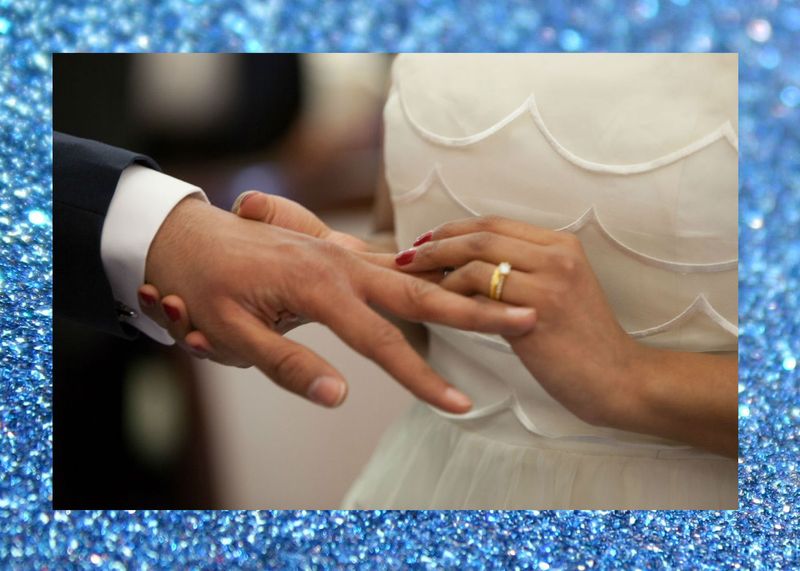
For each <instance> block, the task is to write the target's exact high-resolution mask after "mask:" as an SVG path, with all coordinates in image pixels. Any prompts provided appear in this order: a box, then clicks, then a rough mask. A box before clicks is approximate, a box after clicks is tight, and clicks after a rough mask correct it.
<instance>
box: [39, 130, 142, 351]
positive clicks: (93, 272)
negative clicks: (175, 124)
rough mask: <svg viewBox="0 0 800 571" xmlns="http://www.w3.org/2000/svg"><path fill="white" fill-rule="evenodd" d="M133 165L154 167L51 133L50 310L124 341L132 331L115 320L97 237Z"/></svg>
mask: <svg viewBox="0 0 800 571" xmlns="http://www.w3.org/2000/svg"><path fill="white" fill-rule="evenodd" d="M134 163H138V164H142V165H144V166H147V167H150V168H154V169H158V165H157V164H156V163H155V162H154V161H153V160H152V159H150V158H148V157H146V156H144V155H140V154H137V153H134V152H131V151H126V150H125V149H120V148H117V147H112V146H110V145H106V144H103V143H100V142H97V141H91V140H88V139H80V138H78V137H72V136H70V135H65V134H62V133H58V132H55V133H53V270H54V271H53V309H54V310H55V312H56V314H58V315H61V316H63V317H67V318H69V319H72V320H74V321H78V322H81V323H83V324H86V325H89V326H91V327H93V328H96V329H100V330H103V331H106V332H108V333H112V334H114V335H120V336H123V337H134V336H135V335H136V333H135V329H134V328H132V327H130V326H127V325H122V324H121V322H120V321H119V315H118V308H117V307H116V304H115V301H114V298H113V295H112V293H111V286H110V285H109V283H108V279H107V278H106V275H105V271H104V270H103V262H102V259H101V257H100V237H101V234H102V231H103V221H104V220H105V217H106V212H107V211H108V205H109V204H110V203H111V197H112V196H113V195H114V191H115V189H116V188H117V182H118V181H119V177H120V175H121V174H122V171H123V170H125V168H127V167H128V166H130V165H132V164H134Z"/></svg>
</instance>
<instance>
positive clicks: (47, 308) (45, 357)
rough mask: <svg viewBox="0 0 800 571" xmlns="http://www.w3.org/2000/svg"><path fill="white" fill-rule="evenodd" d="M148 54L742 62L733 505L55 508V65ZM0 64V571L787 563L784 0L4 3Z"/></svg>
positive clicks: (794, 341)
mask: <svg viewBox="0 0 800 571" xmlns="http://www.w3.org/2000/svg"><path fill="white" fill-rule="evenodd" d="M143 50H145V51H146V50H153V51H187V50H192V51H262V50H270V51H295V50H296V51H360V50H365V51H366V50H374V51H415V50H418V51H477V50H480V51H544V50H547V51H562V50H563V51H579V50H585V51H599V50H612V51H731V52H739V54H740V113H741V118H740V149H741V154H740V161H741V167H740V250H741V262H740V266H739V275H740V286H741V287H740V297H739V303H740V314H741V325H740V366H741V367H740V384H739V398H740V406H739V413H740V446H741V460H740V471H739V482H740V509H739V511H737V512H352V513H345V512H124V511H122V512H120V511H106V512H76V511H73V512H68V511H67V512H55V513H54V512H52V511H51V509H50V502H51V495H52V480H51V465H52V422H51V396H52V391H51V373H52V370H51V350H52V339H51V332H50V327H51V317H52V313H51V282H52V260H51V238H52V221H51V218H50V213H51V174H50V173H51V127H50V123H51V109H50V106H51V63H50V52H61V51H143ZM0 54H2V55H0V64H1V65H0V237H1V239H2V245H0V309H1V310H2V314H1V315H0V395H2V398H1V399H0V467H1V468H2V473H1V474H0V522H1V524H2V531H0V565H2V567H4V568H5V567H12V568H21V569H32V568H62V567H70V568H74V567H76V566H78V567H86V568H95V567H103V568H111V569H124V568H142V569H145V568H154V567H155V568H160V567H165V568H172V567H182V568H183V567H187V568H194V567H204V568H206V567H209V568H227V567H236V568H243V567H251V568H253V567H258V568H263V567H290V568H311V567H315V568H316V567H321V566H324V567H348V566H357V565H363V566H366V567H371V568H399V567H414V568H433V567H458V568H482V567H489V568H532V569H539V570H542V571H546V570H548V569H579V570H584V569H592V568H608V567H614V568H640V569H644V568H647V569H650V568H653V569H656V568H666V567H692V568H709V569H719V568H739V567H744V568H751V569H759V568H778V567H786V568H798V567H800V547H798V544H797V541H796V537H795V536H797V535H798V533H800V516H798V509H799V508H798V502H797V500H798V494H799V492H798V489H800V486H798V484H800V477H799V476H798V465H799V463H800V460H798V458H800V455H799V454H798V451H799V448H800V444H799V442H800V399H798V396H797V389H798V370H799V367H798V360H800V338H799V337H798V332H799V331H798V325H797V324H795V318H796V317H797V315H798V308H799V306H800V287H799V286H800V242H799V241H798V228H800V166H799V165H800V127H799V125H800V121H799V119H800V5H798V3H796V2H785V1H784V2H781V1H780V0H761V1H753V2H746V3H745V2H740V3H736V2H731V1H728V0H714V1H710V2H703V3H701V2H698V1H694V2H692V1H690V0H671V1H670V0H661V1H659V0H635V1H619V2H617V1H613V0H598V1H596V2H591V3H589V2H587V3H581V4H578V3H572V2H560V1H555V0H553V1H551V2H542V3H540V5H539V8H538V9H533V8H531V7H530V6H529V5H528V3H526V2H522V1H519V2H505V3H499V2H485V3H479V2H473V1H464V2H445V1H441V0H424V1H422V2H419V3H412V2H408V1H405V0H402V1H397V2H393V3H390V2H372V1H370V0H355V1H351V2H347V3H344V2H342V3H335V2H324V3H315V2H310V1H308V0H304V1H300V2H297V1H296V2H288V1H287V2H281V1H272V2H259V1H243V2H226V1H211V2H200V1H199V0H169V1H164V2H154V1H144V0H141V1H139V2H133V1H131V2H126V1H124V0H105V1H102V2H97V1H91V2H80V1H77V0H69V1H62V2H53V3H49V2H41V1H33V0H0ZM97 462H98V465H97V466H87V467H86V468H87V470H91V469H99V468H101V467H102V458H98V459H97Z"/></svg>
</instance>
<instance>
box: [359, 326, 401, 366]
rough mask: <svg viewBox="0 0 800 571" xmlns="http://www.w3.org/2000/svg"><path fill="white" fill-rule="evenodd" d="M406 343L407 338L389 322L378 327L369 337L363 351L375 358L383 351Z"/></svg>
mask: <svg viewBox="0 0 800 571" xmlns="http://www.w3.org/2000/svg"><path fill="white" fill-rule="evenodd" d="M405 343H406V338H405V337H404V336H403V334H402V333H401V332H400V330H399V329H397V328H396V327H394V326H392V325H389V324H388V323H387V324H385V325H383V326H382V327H377V328H376V329H375V330H374V331H373V332H372V333H371V334H370V337H369V343H368V344H367V345H365V346H364V347H363V350H362V353H364V354H366V355H367V357H370V358H373V359H374V358H375V357H377V356H378V355H380V354H381V353H383V352H385V351H387V349H388V350H391V349H392V348H394V347H398V346H400V345H403V344H405Z"/></svg>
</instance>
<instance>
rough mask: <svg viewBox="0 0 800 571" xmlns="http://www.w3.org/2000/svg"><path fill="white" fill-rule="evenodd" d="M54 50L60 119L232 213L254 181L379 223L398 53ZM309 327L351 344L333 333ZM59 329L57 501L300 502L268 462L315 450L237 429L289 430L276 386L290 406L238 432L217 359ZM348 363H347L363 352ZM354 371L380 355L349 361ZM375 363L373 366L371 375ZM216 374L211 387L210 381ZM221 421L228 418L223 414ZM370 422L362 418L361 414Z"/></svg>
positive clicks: (365, 448) (319, 502)
mask: <svg viewBox="0 0 800 571" xmlns="http://www.w3.org/2000/svg"><path fill="white" fill-rule="evenodd" d="M53 59H54V72H53V127H54V129H55V130H58V131H63V132H66V133H69V134H72V135H77V136H81V137H87V138H91V139H97V140H101V141H103V142H106V143H110V144H113V145H117V146H121V147H125V148H128V149H132V150H135V151H138V152H141V153H144V154H147V155H149V156H151V157H152V158H154V159H155V160H156V161H157V162H158V163H159V164H160V166H161V167H162V170H163V171H164V172H166V173H168V174H170V175H172V176H175V177H177V178H180V179H183V180H186V181H188V182H191V183H193V184H196V185H198V186H200V187H201V188H203V189H204V190H205V192H206V194H207V195H208V197H209V199H210V200H211V202H212V203H213V204H215V205H217V206H220V207H221V208H225V209H227V208H229V207H230V205H231V204H232V202H233V200H234V199H235V197H236V196H237V195H238V194H239V193H240V192H242V191H244V190H248V189H258V190H263V191H265V192H271V193H274V194H281V195H283V196H287V197H289V198H292V199H294V200H297V201H299V202H301V203H302V204H304V205H306V206H307V207H309V208H311V209H313V210H315V211H316V212H317V213H319V214H320V215H321V216H323V218H326V217H328V218H331V219H332V220H335V221H336V220H338V221H340V222H341V224H343V225H344V227H345V229H347V230H351V231H354V232H357V231H358V230H361V231H364V230H366V231H367V232H369V231H370V230H371V229H372V228H373V222H372V220H373V219H372V217H371V214H370V213H371V208H372V205H373V200H374V196H375V191H376V187H378V186H380V181H381V178H382V177H381V173H380V153H381V150H380V143H381V129H380V125H381V109H382V105H383V99H384V96H385V89H386V86H387V74H388V66H389V64H390V59H389V58H388V57H387V56H382V55H297V54H259V55H242V54H225V55H217V54H214V55H204V54H191V55H174V54H146V55H131V54H54V56H53ZM326 219H327V218H326ZM362 233H363V232H362ZM57 279H58V276H56V284H55V287H58V282H57ZM307 327H315V326H307ZM308 334H309V335H311V336H312V337H313V336H318V337H319V336H321V337H319V339H321V341H319V342H320V343H322V344H323V345H326V346H329V347H331V348H332V349H331V350H333V351H334V352H335V351H340V350H341V349H340V348H339V347H338V346H337V345H335V341H333V340H331V339H329V338H327V337H325V335H326V333H324V332H319V331H311V333H308ZM54 339H55V342H54V370H55V374H54V406H53V411H54V412H53V415H54V439H55V442H54V458H53V460H54V462H53V464H54V469H53V471H54V474H53V480H54V490H53V496H54V499H53V503H54V507H55V508H57V509H65V508H69V509H77V508H92V509H104V508H131V509H133V508H162V509H166V508H197V507H204V508H209V507H232V506H241V507H257V506H255V505H242V504H250V503H251V501H252V502H256V503H262V504H263V503H270V504H271V505H270V506H263V507H281V506H280V505H275V504H276V503H278V504H280V503H281V502H280V501H276V500H275V499H274V498H276V497H280V498H287V500H286V501H287V502H288V503H291V501H290V500H291V498H290V496H287V494H286V493H285V492H280V491H278V492H275V493H276V494H278V495H270V493H272V492H269V491H268V492H264V493H265V494H266V495H263V494H262V492H261V491H260V490H261V489H260V488H259V487H258V486H259V485H261V484H259V482H263V486H266V487H267V488H269V486H270V483H269V482H268V481H264V479H265V476H264V473H267V474H269V473H270V472H269V466H270V465H271V463H272V462H274V461H275V460H276V459H275V458H274V456H275V455H276V454H277V455H280V454H284V453H285V454H286V458H284V461H286V462H290V461H291V458H293V457H294V456H295V455H297V454H304V452H302V450H300V449H299V448H298V447H295V448H291V447H288V448H287V447H284V448H281V449H280V450H283V452H281V451H277V452H276V451H275V450H272V449H268V450H261V449H258V447H257V446H256V447H255V448H254V446H253V445H252V444H250V445H249V444H247V442H246V441H247V438H243V437H242V436H241V433H242V432H244V433H245V434H249V432H250V431H251V430H261V431H264V432H274V431H276V430H277V428H276V426H279V427H285V423H283V424H280V425H278V424H274V422H275V421H276V419H277V417H278V416H279V415H280V414H283V411H290V410H294V409H293V408H291V407H294V406H295V404H294V402H293V401H286V402H287V403H288V404H283V403H284V401H282V400H281V399H283V398H285V396H284V395H273V393H269V398H268V400H269V402H270V403H271V404H272V406H274V407H278V406H279V407H280V408H276V411H277V412H273V413H272V415H271V419H272V421H273V424H272V425H269V426H267V425H264V426H258V425H256V424H255V422H256V421H253V420H251V421H249V422H248V423H247V424H246V425H242V428H241V429H239V433H237V432H236V431H235V430H234V429H232V428H230V426H231V423H230V421H229V419H230V416H231V414H234V415H235V414H236V412H237V409H235V407H234V410H233V412H231V410H230V407H231V406H233V405H230V406H229V405H226V404H225V403H224V402H223V403H221V404H220V403H217V402H215V401H217V400H220V399H217V398H215V397H214V394H216V393H213V391H216V390H218V389H217V388H216V387H218V386H219V383H220V382H221V381H219V379H217V378H216V377H219V376H225V375H233V376H235V375H236V374H239V373H230V372H228V371H220V370H218V369H216V368H214V367H215V366H214V365H211V366H210V367H211V368H210V369H206V370H205V373H203V371H202V370H201V371H199V369H198V367H208V365H200V364H199V363H198V362H197V361H195V360H194V359H192V358H190V357H189V356H188V355H186V354H185V353H183V352H182V351H180V350H178V349H176V348H171V347H165V346H162V345H159V344H158V343H155V342H153V341H151V340H150V339H148V338H146V337H144V336H140V338H139V339H138V340H136V341H126V340H122V339H116V338H113V337H110V336H107V335H103V334H100V333H96V332H94V331H91V330H89V329H86V328H83V327H81V326H78V325H75V324H73V323H70V322H67V321H64V320H61V319H59V318H58V317H56V318H55V320H54ZM326 339H327V340H326ZM332 358H333V359H334V360H336V356H335V355H334V356H333V357H332ZM341 359H343V360H344V361H346V363H345V364H344V365H342V366H345V367H347V366H349V365H348V363H350V361H349V359H352V357H351V356H350V355H344V354H342V355H341ZM352 366H353V367H355V369H354V370H361V369H360V367H364V366H368V365H364V364H363V363H361V362H360V361H358V362H356V361H353V362H352ZM198 371H199V372H198ZM376 374H377V373H375V372H374V371H372V370H371V369H370V370H369V376H373V377H374V376H375V375H376ZM204 377H205V378H206V379H208V380H207V381H206V384H207V385H208V386H211V387H214V388H213V389H211V391H212V393H209V389H204V388H203V381H202V380H200V379H202V378H204ZM212 377H213V378H212ZM249 382H263V383H264V384H265V385H266V384H268V381H266V380H260V381H253V380H247V381H240V383H243V384H240V385H238V388H236V389H230V390H232V391H236V390H240V391H243V392H241V393H240V395H243V396H241V397H240V399H244V400H246V398H247V395H251V394H252V392H253V390H259V391H260V390H262V389H261V388H260V387H259V388H258V389H243V388H242V387H243V386H244V384H246V383H249ZM270 390H271V389H270ZM276 390H277V389H276ZM390 390H394V389H390ZM248 391H249V392H248ZM228 394H229V393H223V395H228ZM221 400H223V401H224V398H223V399H221ZM401 400H402V399H401ZM401 404H402V403H401ZM226 406H227V407H228V408H225V407H226ZM398 406H399V405H398ZM215 407H216V408H217V409H224V410H216V411H215V410H214V408H215ZM298 410H299V409H298ZM287 414H288V412H287ZM292 414H293V415H294V418H296V417H297V413H292ZM302 414H305V409H303V412H302ZM309 414H317V413H316V412H313V413H309ZM242 415H244V416H245V417H246V416H247V413H246V412H242ZM256 415H257V413H254V416H256ZM215 418H217V419H222V420H220V421H217V423H216V424H215V421H214V419H215ZM313 418H316V417H313ZM313 418H312V421H313ZM368 419H369V413H366V415H362V420H361V421H359V422H367V420H368ZM320 422H323V423H324V422H328V420H325V419H323V420H321V421H320ZM220 426H221V427H222V428H220ZM336 426H337V427H340V425H338V424H337V425H336ZM337 429H338V428H337ZM379 429H380V427H374V431H376V436H374V437H373V436H370V438H368V439H367V440H365V441H364V442H363V443H362V444H361V445H360V446H361V448H359V445H356V446H355V447H354V448H353V457H352V458H351V459H349V460H347V459H345V460H344V461H343V462H344V464H343V466H344V468H343V469H342V470H343V471H342V474H341V475H340V476H337V478H338V479H337V478H333V480H332V481H333V483H332V484H331V486H330V489H327V488H325V487H324V486H321V487H320V486H319V485H315V484H314V483H313V482H309V483H308V486H309V490H312V489H316V488H319V490H320V497H319V498H316V499H315V498H313V497H312V498H310V501H311V502H312V503H314V505H315V506H317V507H326V506H328V507H335V504H336V502H337V501H338V496H339V495H340V494H341V493H342V491H343V487H344V486H346V484H347V482H348V481H349V479H351V478H352V476H353V475H354V473H355V472H356V471H357V469H358V467H359V466H360V464H361V463H363V461H364V459H365V455H366V454H368V452H369V448H370V447H371V446H372V445H373V444H374V439H375V438H377V434H379V433H380V430H379ZM341 430H344V431H347V430H351V428H350V427H341ZM352 430H353V431H357V432H359V431H360V432H363V431H364V425H362V424H358V423H356V424H354V425H353V426H352ZM372 431H373V430H370V431H369V432H370V433H371V432H372ZM269 436H270V437H274V434H272V435H269ZM343 437H346V436H343ZM215 442H216V444H215ZM255 442H258V439H256V440H255ZM323 445H325V443H324V442H323ZM248 446H249V447H248ZM215 450H217V451H219V450H224V451H225V453H224V454H222V453H218V452H215ZM231 450H233V452H231ZM298 450H299V451H298ZM261 453H263V454H265V455H267V456H270V457H269V458H266V459H265V460H264V462H260V461H259V463H257V464H256V465H255V466H256V467H253V466H254V465H253V464H252V462H253V460H252V458H250V456H252V455H253V454H261ZM305 453H307V454H308V455H310V456H314V455H315V454H319V451H315V450H308V451H307V452H305ZM348 461H349V462H350V463H351V464H352V466H350V467H348V466H349V465H348V464H347V462H348ZM302 462H305V460H303V461H302ZM302 462H301V463H302ZM220 463H224V466H222V467H221V466H220V465H219V464H220ZM231 470H238V471H239V472H244V473H243V474H241V475H237V474H238V473H237V472H231ZM259 470H261V471H262V472H259ZM253 471H255V472H256V473H255V474H253V473H251V472H253ZM231 474H233V475H231ZM254 478H255V479H256V484H255V487H254V484H252V482H253V481H254ZM276 485H277V484H276ZM237 486H238V488H237ZM314 486H316V487H314ZM253 489H255V490H256V491H255V492H253V491H252V490H253ZM248 490H250V491H248ZM302 493H304V494H306V495H305V496H303V497H307V496H308V494H310V493H311V492H308V491H306V492H302ZM312 496H313V494H312ZM271 498H272V499H271ZM295 507H296V506H295Z"/></svg>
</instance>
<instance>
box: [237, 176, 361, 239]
mask: <svg viewBox="0 0 800 571" xmlns="http://www.w3.org/2000/svg"><path fill="white" fill-rule="evenodd" d="M231 210H232V212H233V213H234V214H237V215H238V216H240V217H242V218H246V219H248V220H260V221H261V222H265V223H267V224H274V225H276V226H280V227H281V228H287V229H289V230H294V231H295V232H301V233H303V234H306V235H308V236H313V237H315V238H321V239H323V240H327V241H329V242H332V243H334V244H336V245H337V246H341V247H342V248H346V249H348V250H354V251H366V250H367V249H369V245H368V244H367V243H366V242H364V241H363V240H361V239H360V238H356V237H355V236H351V235H350V234H346V233H344V232H338V231H336V230H332V229H331V228H330V227H329V226H328V225H327V224H325V223H324V222H323V221H322V220H320V219H319V217H317V216H316V215H315V214H314V213H313V212H311V211H310V210H308V209H307V208H305V207H304V206H302V205H300V204H298V203H297V202H294V201H293V200H289V199H287V198H283V197H282V196H273V195H271V194H265V193H263V192H258V191H257V190H248V191H246V192H243V193H242V194H240V195H239V196H238V197H237V198H236V200H235V201H234V203H233V206H232V207H231Z"/></svg>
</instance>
